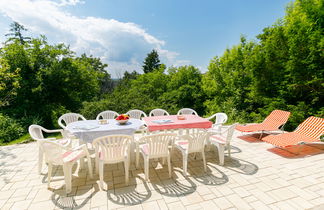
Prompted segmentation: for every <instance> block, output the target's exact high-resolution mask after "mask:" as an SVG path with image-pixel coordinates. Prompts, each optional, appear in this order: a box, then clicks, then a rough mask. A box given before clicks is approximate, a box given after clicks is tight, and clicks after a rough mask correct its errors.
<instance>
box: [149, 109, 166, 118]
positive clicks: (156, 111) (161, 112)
mask: <svg viewBox="0 0 324 210" xmlns="http://www.w3.org/2000/svg"><path fill="white" fill-rule="evenodd" d="M163 115H170V114H169V113H168V112H167V111H165V110H164V109H153V110H152V111H151V112H150V114H149V116H150V117H152V116H163Z"/></svg>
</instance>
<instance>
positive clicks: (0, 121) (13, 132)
mask: <svg viewBox="0 0 324 210" xmlns="http://www.w3.org/2000/svg"><path fill="white" fill-rule="evenodd" d="M24 132H25V131H24V129H23V127H22V126H21V125H20V124H19V123H18V122H17V121H16V120H14V119H12V118H10V117H8V116H5V115H3V114H1V113H0V144H2V143H7V142H10V141H12V140H15V139H17V138H19V137H20V136H21V135H23V134H24Z"/></svg>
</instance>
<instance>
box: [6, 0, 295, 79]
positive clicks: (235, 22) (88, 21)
mask: <svg viewBox="0 0 324 210" xmlns="http://www.w3.org/2000/svg"><path fill="white" fill-rule="evenodd" d="M289 2H290V1H289V0H271V1H270V0H0V28H1V30H0V42H3V41H4V40H5V38H6V37H5V36H4V35H5V34H6V33H8V31H9V25H10V23H12V22H13V21H16V22H19V23H20V24H22V25H24V26H25V27H26V28H27V29H28V30H29V31H28V33H29V34H30V35H32V36H34V37H37V36H39V35H40V34H42V35H45V36H46V37H47V38H48V41H49V43H51V44H56V43H65V44H67V45H69V46H70V48H71V49H72V50H73V51H75V52H76V53H77V55H80V54H82V53H86V54H88V55H93V56H95V57H100V58H101V59H102V61H103V62H104V63H107V64H108V68H107V70H108V72H109V73H110V74H111V75H112V77H113V78H120V77H122V75H123V72H124V71H126V70H127V71H133V70H136V71H138V72H140V73H142V65H143V61H144V59H145V57H146V56H147V54H148V53H149V52H151V51H152V49H156V50H157V51H158V53H159V56H160V60H161V62H162V63H164V64H166V65H167V67H170V66H181V65H193V66H196V67H197V68H199V69H200V71H202V72H205V71H207V67H208V64H209V62H210V60H211V59H212V58H213V57H215V56H221V55H222V54H223V52H224V51H225V50H226V48H230V47H232V46H233V45H236V44H238V43H239V41H240V36H241V35H245V36H246V37H247V39H248V40H256V35H258V34H260V33H262V29H263V28H265V27H268V26H271V25H272V24H274V23H275V22H276V21H277V20H278V19H279V18H282V17H283V16H284V15H285V8H286V6H287V5H288V3H289Z"/></svg>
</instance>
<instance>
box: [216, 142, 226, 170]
mask: <svg viewBox="0 0 324 210" xmlns="http://www.w3.org/2000/svg"><path fill="white" fill-rule="evenodd" d="M217 148H218V157H219V164H220V165H221V166H222V165H224V145H222V144H218V145H217Z"/></svg>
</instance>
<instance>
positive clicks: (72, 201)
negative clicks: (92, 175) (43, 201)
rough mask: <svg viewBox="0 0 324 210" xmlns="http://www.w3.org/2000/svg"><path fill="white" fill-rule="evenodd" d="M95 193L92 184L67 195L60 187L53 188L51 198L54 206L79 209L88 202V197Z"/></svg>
mask: <svg viewBox="0 0 324 210" xmlns="http://www.w3.org/2000/svg"><path fill="white" fill-rule="evenodd" d="M72 191H73V192H75V191H74V190H72ZM96 193H97V191H93V186H92V185H89V186H88V187H83V188H82V189H81V190H77V191H76V193H74V194H73V193H72V194H69V195H66V194H65V189H64V188H60V189H57V190H54V192H53V194H52V196H51V200H52V202H53V203H54V205H55V206H56V207H58V208H61V209H80V208H82V207H84V206H85V205H86V204H87V203H88V202H90V199H91V198H92V196H93V195H95V194H96Z"/></svg>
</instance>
